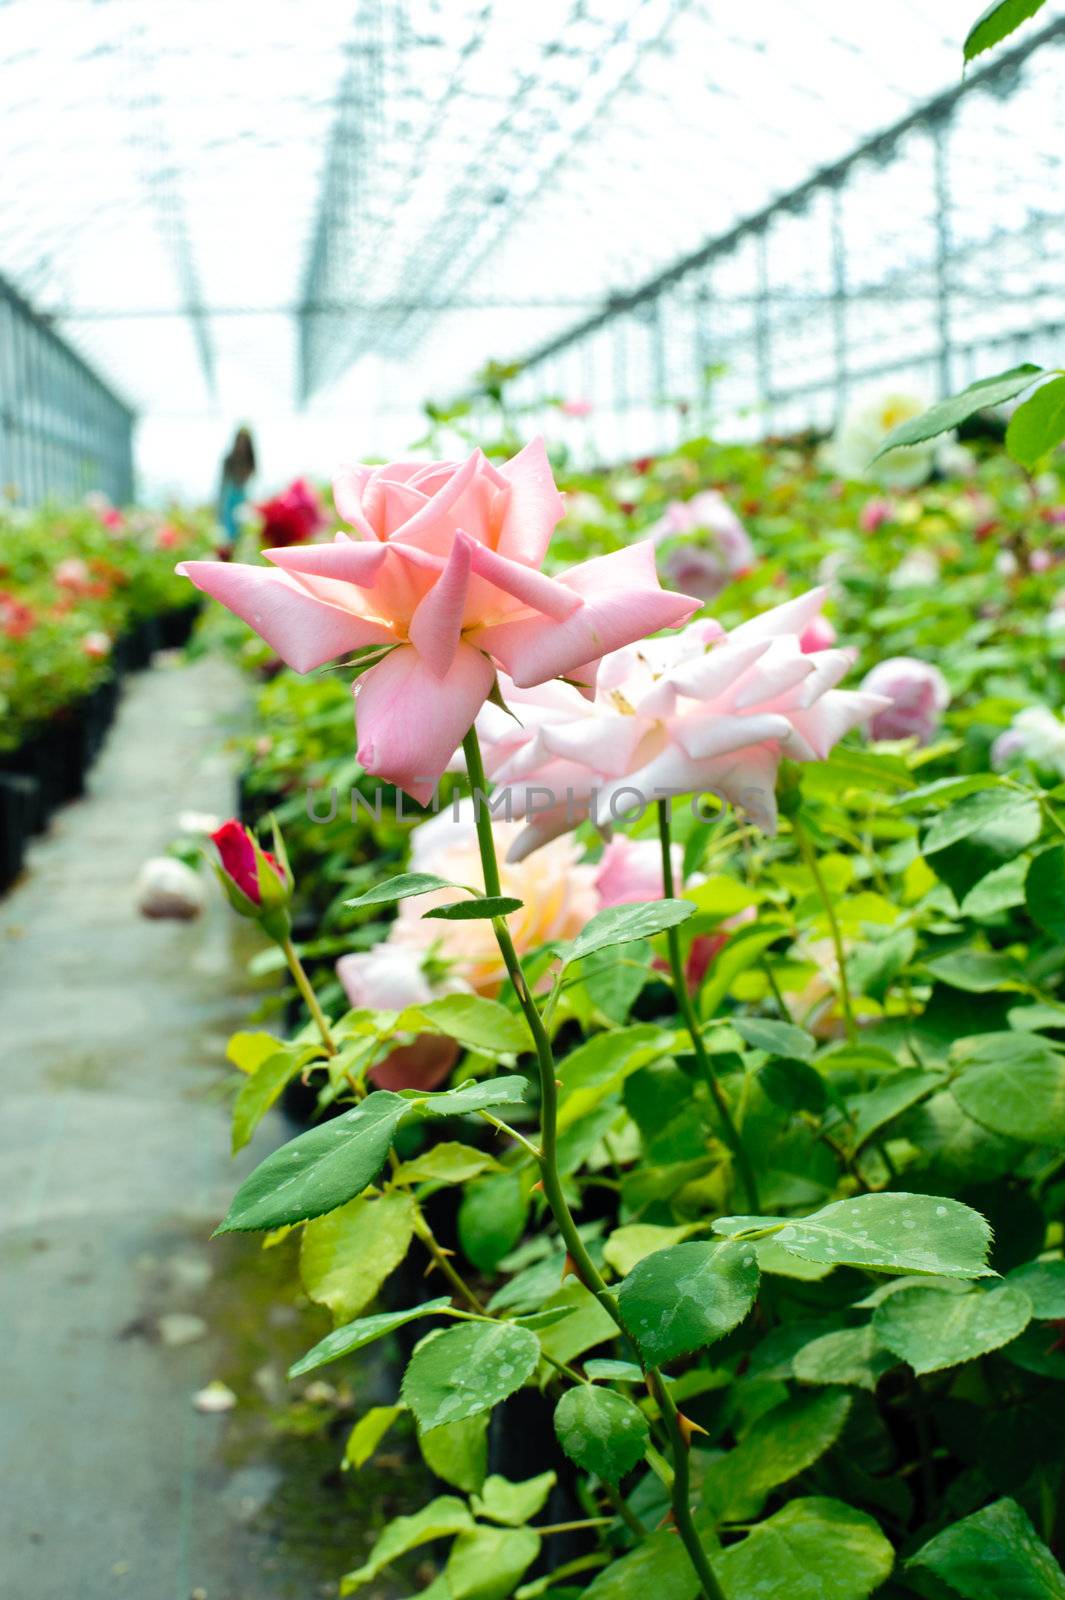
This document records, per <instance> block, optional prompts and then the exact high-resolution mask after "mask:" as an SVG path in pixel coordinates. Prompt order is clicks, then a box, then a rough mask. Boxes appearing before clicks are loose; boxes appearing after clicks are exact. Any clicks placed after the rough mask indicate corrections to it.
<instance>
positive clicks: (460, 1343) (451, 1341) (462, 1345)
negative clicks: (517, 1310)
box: [403, 1322, 540, 1432]
mask: <svg viewBox="0 0 1065 1600" xmlns="http://www.w3.org/2000/svg"><path fill="white" fill-rule="evenodd" d="M539 1359H540V1345H539V1343H538V1341H537V1338H536V1335H535V1334H534V1333H530V1332H529V1330H528V1329H527V1328H518V1327H514V1326H513V1325H512V1324H508V1323H505V1322H494V1323H493V1322H470V1323H464V1324H463V1325H462V1326H461V1327H457V1328H441V1329H437V1331H436V1332H435V1333H430V1334H429V1335H428V1336H427V1337H426V1338H424V1339H422V1341H421V1342H420V1344H419V1345H418V1346H417V1348H416V1349H415V1351H414V1354H413V1356H412V1357H411V1359H410V1362H409V1363H408V1365H407V1370H406V1372H405V1373H404V1375H403V1399H404V1400H405V1401H406V1403H407V1405H408V1406H409V1407H410V1409H411V1410H412V1411H413V1413H414V1415H415V1417H416V1418H417V1421H418V1426H419V1427H420V1428H423V1429H424V1430H425V1431H426V1432H428V1431H429V1430H430V1429H432V1428H439V1427H442V1426H443V1424H444V1423H446V1422H461V1421H462V1420H463V1418H465V1417H472V1416H476V1414H477V1413H478V1412H479V1411H487V1410H489V1409H490V1408H491V1407H492V1406H494V1405H497V1404H498V1403H499V1401H500V1400H505V1399H506V1397H507V1395H508V1394H513V1392H514V1390H515V1389H517V1388H520V1386H521V1385H522V1384H523V1383H524V1382H525V1380H526V1378H528V1377H529V1375H530V1374H531V1373H532V1371H533V1369H534V1368H535V1366H536V1364H537V1362H538V1361H539Z"/></svg>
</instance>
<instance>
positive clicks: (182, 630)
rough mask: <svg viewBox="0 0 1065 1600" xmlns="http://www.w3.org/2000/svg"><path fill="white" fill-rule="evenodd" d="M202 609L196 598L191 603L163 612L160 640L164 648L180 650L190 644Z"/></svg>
mask: <svg viewBox="0 0 1065 1600" xmlns="http://www.w3.org/2000/svg"><path fill="white" fill-rule="evenodd" d="M201 610H202V604H201V602H200V601H198V600H194V601H193V602H192V603H191V605H187V606H178V607H177V608H176V609H175V610H173V611H164V612H163V615H162V616H161V617H160V618H159V640H160V644H161V645H162V648H163V649H164V650H180V649H181V648H182V646H184V645H186V644H188V642H189V637H190V635H191V633H192V630H193V628H194V627H195V625H196V618H197V617H198V616H199V614H200V611H201Z"/></svg>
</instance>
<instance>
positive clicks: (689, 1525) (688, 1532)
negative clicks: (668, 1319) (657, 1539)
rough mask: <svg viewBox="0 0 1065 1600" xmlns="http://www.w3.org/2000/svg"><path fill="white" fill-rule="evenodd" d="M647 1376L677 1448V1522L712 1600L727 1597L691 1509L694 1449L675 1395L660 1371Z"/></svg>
mask: <svg viewBox="0 0 1065 1600" xmlns="http://www.w3.org/2000/svg"><path fill="white" fill-rule="evenodd" d="M647 1377H648V1384H649V1387H650V1390H651V1393H652V1395H653V1396H654V1399H655V1403H656V1404H657V1406H658V1409H659V1412H660V1414H661V1417H662V1421H663V1422H664V1423H665V1425H666V1432H667V1433H668V1434H669V1442H670V1445H671V1446H672V1449H673V1521H674V1522H675V1523H676V1526H677V1532H678V1533H679V1534H680V1536H681V1539H682V1540H683V1541H684V1548H685V1550H687V1552H688V1557H689V1559H690V1561H691V1564H692V1566H693V1567H694V1568H695V1570H696V1573H697V1574H698V1577H699V1582H700V1583H701V1584H702V1586H703V1592H704V1593H705V1594H706V1595H707V1596H708V1600H725V1594H724V1590H723V1589H722V1587H721V1585H720V1584H719V1583H718V1581H717V1579H716V1578H715V1577H714V1574H713V1569H712V1568H711V1566H710V1562H709V1561H708V1560H707V1556H706V1551H705V1550H704V1549H703V1546H702V1541H701V1540H700V1538H699V1535H698V1533H697V1532H696V1529H695V1521H694V1519H693V1517H692V1508H691V1458H690V1451H689V1448H688V1442H687V1440H686V1439H685V1437H684V1435H683V1433H682V1432H681V1426H680V1418H679V1416H678V1414H677V1408H676V1406H675V1405H674V1404H673V1396H672V1395H671V1394H670V1392H669V1387H668V1385H667V1384H666V1383H664V1382H663V1379H662V1374H661V1373H660V1372H657V1371H651V1372H649V1373H648V1374H647Z"/></svg>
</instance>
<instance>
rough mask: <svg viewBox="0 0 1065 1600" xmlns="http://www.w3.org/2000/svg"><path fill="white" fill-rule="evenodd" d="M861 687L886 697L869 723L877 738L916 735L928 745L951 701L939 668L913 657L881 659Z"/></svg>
mask: <svg viewBox="0 0 1065 1600" xmlns="http://www.w3.org/2000/svg"><path fill="white" fill-rule="evenodd" d="M862 689H863V690H864V691H865V693H866V694H870V695H883V696H884V697H885V698H886V700H887V704H886V705H884V706H883V707H882V709H881V710H879V711H877V712H876V713H875V714H874V716H873V717H872V719H871V721H870V723H869V732H870V733H871V735H872V737H873V738H874V739H909V738H916V739H917V741H918V743H919V744H929V743H930V742H931V740H932V739H933V737H934V736H935V734H936V732H937V730H938V728H939V725H940V722H941V721H942V718H943V712H944V711H945V710H946V709H947V707H948V706H949V704H950V688H949V686H948V684H947V680H946V678H944V676H943V674H942V673H941V672H940V670H939V668H938V667H933V666H931V665H930V664H929V663H928V662H927V661H918V660H917V659H916V658H915V657H914V656H889V657H888V659H887V660H886V661H878V662H877V664H876V666H875V667H874V668H873V669H872V671H871V672H868V673H866V675H865V678H864V679H863V681H862Z"/></svg>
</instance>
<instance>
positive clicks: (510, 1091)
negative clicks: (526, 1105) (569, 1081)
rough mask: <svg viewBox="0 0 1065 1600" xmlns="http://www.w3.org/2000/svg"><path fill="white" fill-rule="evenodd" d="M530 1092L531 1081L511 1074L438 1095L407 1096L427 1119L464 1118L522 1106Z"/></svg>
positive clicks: (474, 1082)
mask: <svg viewBox="0 0 1065 1600" xmlns="http://www.w3.org/2000/svg"><path fill="white" fill-rule="evenodd" d="M528 1090H529V1084H528V1080H527V1079H526V1078H522V1077H519V1076H518V1075H517V1074H516V1073H511V1074H510V1075H509V1076H504V1077H496V1078H482V1079H480V1080H478V1081H471V1082H469V1083H460V1084H459V1086H458V1088H457V1089H442V1090H441V1091H440V1093H439V1094H422V1093H421V1092H420V1091H414V1092H412V1091H410V1090H408V1091H407V1093H408V1094H410V1095H411V1102H412V1103H413V1104H414V1105H416V1106H417V1108H418V1110H419V1111H420V1112H422V1114H423V1115H424V1116H427V1117H464V1116H468V1115H469V1114H470V1112H472V1111H486V1110H487V1109H488V1107H489V1106H518V1105H521V1103H522V1101H523V1100H524V1099H525V1096H526V1094H527V1093H528ZM409 1103H410V1102H409Z"/></svg>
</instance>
